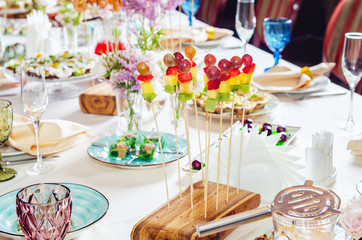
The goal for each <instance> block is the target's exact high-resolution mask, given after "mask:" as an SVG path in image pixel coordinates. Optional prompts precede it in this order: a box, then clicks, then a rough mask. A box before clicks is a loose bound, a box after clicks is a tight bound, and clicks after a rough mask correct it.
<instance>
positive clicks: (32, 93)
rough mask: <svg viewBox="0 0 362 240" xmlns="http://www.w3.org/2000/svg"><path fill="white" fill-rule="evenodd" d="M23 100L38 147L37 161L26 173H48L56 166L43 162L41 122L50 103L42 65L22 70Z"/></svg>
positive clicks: (26, 67)
mask: <svg viewBox="0 0 362 240" xmlns="http://www.w3.org/2000/svg"><path fill="white" fill-rule="evenodd" d="M21 101H22V103H23V105H24V112H25V113H26V114H27V115H28V116H29V117H30V119H31V121H32V122H33V126H34V130H35V141H36V149H37V151H36V152H37V162H36V164H35V166H33V167H32V168H31V169H28V170H26V173H27V174H29V175H40V174H45V173H48V172H50V171H51V170H52V169H53V168H54V167H53V166H52V165H48V164H45V163H43V158H42V155H41V152H40V144H39V123H40V119H41V117H42V114H43V112H44V111H45V108H46V106H47V104H48V95H47V89H46V86H45V77H44V69H43V68H42V67H39V66H37V67H33V66H25V67H24V68H23V69H22V70H21Z"/></svg>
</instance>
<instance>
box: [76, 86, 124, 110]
mask: <svg viewBox="0 0 362 240" xmlns="http://www.w3.org/2000/svg"><path fill="white" fill-rule="evenodd" d="M79 105H80V108H81V110H82V112H84V113H93V114H102V115H116V114H117V107H116V97H115V92H114V89H113V88H112V86H111V85H109V84H108V83H105V82H104V83H100V84H97V85H95V86H93V87H91V88H88V89H87V90H86V91H84V92H83V93H81V94H80V95H79Z"/></svg>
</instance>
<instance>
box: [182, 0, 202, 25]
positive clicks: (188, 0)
mask: <svg viewBox="0 0 362 240" xmlns="http://www.w3.org/2000/svg"><path fill="white" fill-rule="evenodd" d="M192 2H193V4H194V6H192ZM200 3H201V0H193V1H192V0H185V1H184V2H183V3H182V4H181V8H182V11H184V13H186V14H187V15H188V16H189V24H190V26H192V17H193V16H194V15H195V13H196V12H197V10H199V8H200Z"/></svg>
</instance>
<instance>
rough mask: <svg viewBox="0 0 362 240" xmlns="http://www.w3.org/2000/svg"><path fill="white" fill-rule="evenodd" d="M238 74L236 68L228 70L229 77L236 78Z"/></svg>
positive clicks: (238, 71)
mask: <svg viewBox="0 0 362 240" xmlns="http://www.w3.org/2000/svg"><path fill="white" fill-rule="evenodd" d="M239 74H240V70H239V69H237V68H232V69H231V70H230V72H229V75H230V76H231V77H236V76H238V75H239Z"/></svg>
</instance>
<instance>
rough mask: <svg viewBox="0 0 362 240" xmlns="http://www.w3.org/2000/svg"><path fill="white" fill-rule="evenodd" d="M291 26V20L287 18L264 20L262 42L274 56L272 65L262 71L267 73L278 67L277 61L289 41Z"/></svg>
mask: <svg viewBox="0 0 362 240" xmlns="http://www.w3.org/2000/svg"><path fill="white" fill-rule="evenodd" d="M291 25H292V20H291V19H289V18H283V17H279V18H265V19H264V22H263V26H264V40H265V43H266V45H267V46H268V48H269V49H270V50H271V51H272V52H273V55H274V65H273V66H272V67H269V68H266V69H265V70H264V71H268V70H269V69H271V68H273V67H275V66H276V65H278V63H279V59H280V58H281V54H280V52H281V51H283V49H284V48H285V46H286V45H287V43H288V42H289V40H290V27H291Z"/></svg>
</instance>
